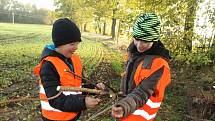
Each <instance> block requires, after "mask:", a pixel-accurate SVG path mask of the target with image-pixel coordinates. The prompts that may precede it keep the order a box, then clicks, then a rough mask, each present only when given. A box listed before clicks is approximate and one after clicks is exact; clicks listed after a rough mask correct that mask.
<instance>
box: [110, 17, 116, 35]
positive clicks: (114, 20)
mask: <svg viewBox="0 0 215 121" xmlns="http://www.w3.org/2000/svg"><path fill="white" fill-rule="evenodd" d="M115 27H116V19H115V18H112V26H111V36H112V39H114V38H115V36H116V32H115V31H116V30H115Z"/></svg>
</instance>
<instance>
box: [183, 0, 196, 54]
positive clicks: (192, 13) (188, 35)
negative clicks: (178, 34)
mask: <svg viewBox="0 0 215 121" xmlns="http://www.w3.org/2000/svg"><path fill="white" fill-rule="evenodd" d="M187 5H188V9H187V13H186V17H185V26H184V33H185V35H184V38H183V40H184V44H185V45H186V50H188V51H190V52H191V51H192V39H193V35H194V31H193V30H194V21H195V18H196V9H197V5H198V2H197V0H189V1H188V3H187Z"/></svg>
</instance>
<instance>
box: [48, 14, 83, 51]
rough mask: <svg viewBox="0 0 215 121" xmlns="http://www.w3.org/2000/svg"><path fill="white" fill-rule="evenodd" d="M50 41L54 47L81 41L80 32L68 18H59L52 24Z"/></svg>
mask: <svg viewBox="0 0 215 121" xmlns="http://www.w3.org/2000/svg"><path fill="white" fill-rule="evenodd" d="M52 41H53V43H54V45H55V47H58V46H61V45H65V44H69V43H74V42H81V33H80V30H79V28H78V27H77V25H76V24H75V23H74V22H72V21H71V20H69V19H68V18H60V19H58V20H56V21H55V22H54V24H53V27H52Z"/></svg>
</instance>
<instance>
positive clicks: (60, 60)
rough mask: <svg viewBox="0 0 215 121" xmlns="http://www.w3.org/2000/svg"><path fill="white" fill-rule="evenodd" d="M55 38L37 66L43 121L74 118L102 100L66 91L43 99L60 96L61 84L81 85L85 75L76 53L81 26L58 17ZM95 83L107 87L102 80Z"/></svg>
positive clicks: (72, 120) (71, 119)
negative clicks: (59, 88) (58, 88)
mask: <svg viewBox="0 0 215 121" xmlns="http://www.w3.org/2000/svg"><path fill="white" fill-rule="evenodd" d="M52 40H53V43H54V45H53V44H52V45H46V47H45V48H44V50H43V52H42V55H41V61H40V63H39V64H38V65H37V66H36V67H35V69H34V73H35V74H36V75H38V76H39V77H40V92H39V95H40V99H41V109H42V118H43V120H44V121H51V120H70V121H75V120H77V119H78V118H79V116H80V112H81V111H82V110H84V109H86V108H94V107H95V106H96V105H97V104H98V103H99V102H100V101H101V100H100V99H98V98H93V97H88V96H84V95H82V94H81V92H72V91H67V92H63V93H61V94H60V96H58V97H57V98H54V99H52V100H42V99H46V98H49V97H52V96H54V95H57V94H58V93H59V92H58V91H57V90H56V89H57V87H58V86H71V87H82V79H81V78H79V77H82V65H81V61H80V58H79V56H78V55H76V54H74V53H75V51H76V50H77V49H78V44H79V43H80V42H81V33H80V30H79V28H78V27H77V26H76V24H75V23H74V22H72V21H70V20H69V19H67V18H63V19H58V20H56V21H55V23H54V25H53V29H52ZM65 70H66V71H65ZM69 72H73V73H75V74H76V75H78V76H79V77H77V76H75V75H73V74H72V73H69ZM96 86H97V87H99V88H100V89H104V88H105V86H104V85H103V84H102V83H99V84H97V85H96ZM91 87H92V85H91Z"/></svg>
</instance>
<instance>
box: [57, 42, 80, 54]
mask: <svg viewBox="0 0 215 121" xmlns="http://www.w3.org/2000/svg"><path fill="white" fill-rule="evenodd" d="M78 44H79V42H74V43H69V44H66V45H61V46H59V47H58V49H60V51H61V53H62V54H63V55H64V56H65V57H67V58H70V57H71V56H72V54H73V53H75V51H76V50H77V49H78Z"/></svg>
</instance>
